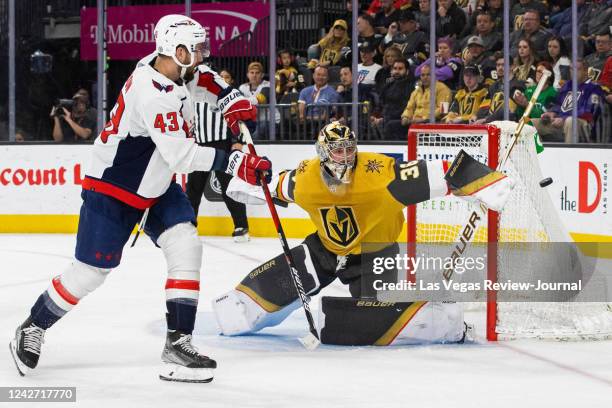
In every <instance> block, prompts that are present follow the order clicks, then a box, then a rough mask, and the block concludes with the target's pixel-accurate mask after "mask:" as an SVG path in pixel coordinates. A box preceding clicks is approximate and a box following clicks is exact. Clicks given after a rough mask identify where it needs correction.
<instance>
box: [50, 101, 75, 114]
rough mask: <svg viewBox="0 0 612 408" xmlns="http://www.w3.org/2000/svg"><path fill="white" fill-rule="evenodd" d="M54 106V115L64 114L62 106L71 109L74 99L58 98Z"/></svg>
mask: <svg viewBox="0 0 612 408" xmlns="http://www.w3.org/2000/svg"><path fill="white" fill-rule="evenodd" d="M54 106H55V116H58V117H59V116H64V109H62V108H66V109H68V110H69V111H71V110H72V107H73V106H74V99H58V100H57V101H56V102H55V105H54Z"/></svg>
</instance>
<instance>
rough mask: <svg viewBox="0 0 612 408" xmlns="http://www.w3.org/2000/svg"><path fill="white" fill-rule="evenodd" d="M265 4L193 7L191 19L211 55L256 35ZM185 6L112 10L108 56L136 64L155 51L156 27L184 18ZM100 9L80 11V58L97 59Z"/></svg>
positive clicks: (225, 4)
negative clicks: (173, 18)
mask: <svg viewBox="0 0 612 408" xmlns="http://www.w3.org/2000/svg"><path fill="white" fill-rule="evenodd" d="M269 12H270V7H269V5H268V4H265V3H263V2H258V1H253V2H243V3H213V4H193V5H192V9H191V16H192V18H193V19H195V20H196V21H198V22H199V23H200V24H202V26H203V27H204V28H206V31H207V32H208V34H209V35H210V47H211V54H212V55H215V54H216V53H217V51H218V50H219V46H220V45H221V44H222V43H223V42H225V41H227V40H230V39H231V38H234V37H236V36H237V35H238V34H241V33H243V32H245V31H253V29H254V28H255V24H256V23H257V21H258V20H261V19H262V18H264V17H267V16H268V15H269ZM184 13H185V7H184V6H182V5H168V6H129V7H109V8H108V10H107V28H106V42H107V50H108V56H109V57H110V58H111V59H115V60H136V59H139V58H142V57H144V56H145V55H147V54H150V53H151V52H153V51H154V50H155V44H154V43H155V40H154V38H153V30H154V28H155V23H157V21H158V20H159V19H160V18H161V17H163V16H165V15H167V14H184ZM97 24H98V17H97V9H96V8H95V7H87V8H83V9H82V10H81V58H82V59H84V60H95V59H97V31H98V25H97Z"/></svg>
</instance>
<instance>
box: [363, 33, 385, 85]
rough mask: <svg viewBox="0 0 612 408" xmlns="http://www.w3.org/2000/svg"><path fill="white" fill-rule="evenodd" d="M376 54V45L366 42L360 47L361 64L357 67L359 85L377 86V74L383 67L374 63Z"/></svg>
mask: <svg viewBox="0 0 612 408" xmlns="http://www.w3.org/2000/svg"><path fill="white" fill-rule="evenodd" d="M375 54H376V48H375V46H374V44H370V43H368V42H364V43H363V44H361V46H360V47H359V56H360V57H361V63H360V64H359V65H358V66H357V73H358V77H357V83H359V84H363V85H369V86H374V85H375V84H376V79H375V78H376V74H377V73H378V71H379V70H380V69H381V68H382V66H381V65H379V64H376V63H375V62H374V55H375Z"/></svg>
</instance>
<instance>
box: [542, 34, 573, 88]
mask: <svg viewBox="0 0 612 408" xmlns="http://www.w3.org/2000/svg"><path fill="white" fill-rule="evenodd" d="M547 50H548V56H547V58H546V60H547V61H548V62H550V63H551V64H552V66H553V74H554V78H555V80H554V83H553V86H554V87H555V89H556V90H559V89H561V87H562V86H563V84H564V83H565V82H566V81H567V80H569V79H570V65H571V64H572V62H571V61H570V59H569V56H568V54H567V46H566V45H565V41H563V38H561V37H551V38H550V40H548V46H547Z"/></svg>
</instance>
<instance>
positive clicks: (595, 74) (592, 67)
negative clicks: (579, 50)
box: [584, 32, 612, 82]
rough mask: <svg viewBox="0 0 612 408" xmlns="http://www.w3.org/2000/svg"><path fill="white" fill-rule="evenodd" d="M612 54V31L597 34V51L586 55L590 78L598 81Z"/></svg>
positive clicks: (585, 59) (585, 60)
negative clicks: (611, 39) (611, 34)
mask: <svg viewBox="0 0 612 408" xmlns="http://www.w3.org/2000/svg"><path fill="white" fill-rule="evenodd" d="M611 55H612V41H610V33H609V32H605V33H602V34H597V35H596V36H595V52H594V53H592V54H590V55H588V56H586V57H585V58H584V62H585V63H586V64H587V67H588V72H589V79H590V80H591V81H593V82H598V81H599V77H600V76H601V72H602V71H603V68H604V65H605V63H606V60H607V59H608V57H610V56H611Z"/></svg>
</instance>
